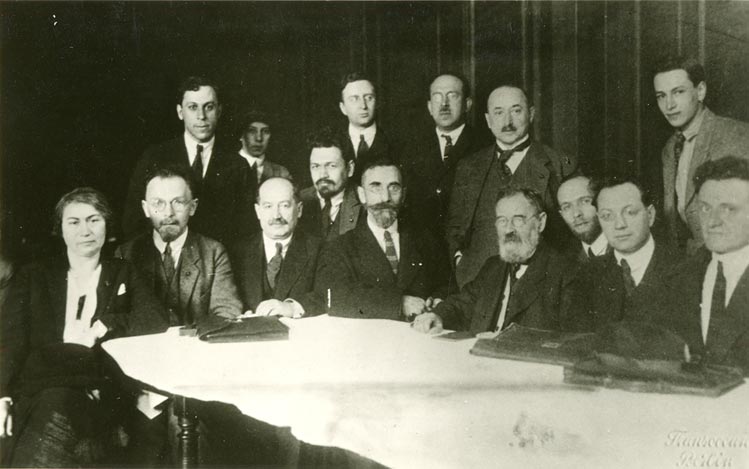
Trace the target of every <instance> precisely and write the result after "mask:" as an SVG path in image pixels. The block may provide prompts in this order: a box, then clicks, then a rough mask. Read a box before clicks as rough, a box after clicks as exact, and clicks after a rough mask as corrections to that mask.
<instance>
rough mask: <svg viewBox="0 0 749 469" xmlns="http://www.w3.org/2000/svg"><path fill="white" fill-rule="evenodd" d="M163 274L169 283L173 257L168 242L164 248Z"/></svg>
mask: <svg viewBox="0 0 749 469" xmlns="http://www.w3.org/2000/svg"><path fill="white" fill-rule="evenodd" d="M163 264H164V274H165V275H166V283H167V284H169V283H171V281H172V277H174V258H173V257H172V247H171V246H170V243H166V247H165V248H164V262H163Z"/></svg>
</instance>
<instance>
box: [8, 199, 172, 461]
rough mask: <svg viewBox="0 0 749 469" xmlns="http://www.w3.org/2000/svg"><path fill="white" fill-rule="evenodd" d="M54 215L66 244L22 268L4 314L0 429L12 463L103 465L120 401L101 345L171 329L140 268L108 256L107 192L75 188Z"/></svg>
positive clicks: (109, 214) (112, 369) (109, 221)
mask: <svg viewBox="0 0 749 469" xmlns="http://www.w3.org/2000/svg"><path fill="white" fill-rule="evenodd" d="M55 217H56V219H55V231H56V233H59V234H61V235H62V238H63V240H64V241H65V246H66V252H65V253H64V254H63V255H61V256H60V257H57V258H52V259H48V260H46V261H43V262H36V263H32V264H29V265H27V266H25V267H23V268H21V269H20V270H19V271H18V273H17V274H16V276H15V278H14V279H13V281H12V283H11V286H10V288H9V291H8V292H7V297H6V298H5V303H4V305H3V309H2V316H1V317H0V324H1V328H0V340H1V342H0V436H2V437H3V439H4V440H5V441H4V442H3V443H4V444H3V446H5V448H4V451H3V453H4V454H3V460H4V463H5V464H9V465H10V466H13V467H21V466H36V467H81V466H92V465H98V464H101V463H105V462H106V449H107V441H108V436H109V435H112V434H113V433H114V431H113V429H114V428H115V426H116V425H117V423H118V419H119V418H120V409H121V408H122V405H123V404H124V403H123V400H122V399H117V398H115V396H116V395H118V386H117V384H116V381H117V380H116V379H113V376H115V375H116V366H111V365H112V363H111V359H108V356H107V355H106V353H105V352H103V350H102V349H101V346H100V344H101V342H103V341H105V340H109V339H113V338H118V337H124V336H130V335H138V334H146V333H155V332H161V331H164V330H166V328H167V322H166V319H165V316H164V313H163V310H162V308H161V307H160V306H159V304H158V303H157V301H156V299H155V298H154V297H153V294H152V292H150V291H149V289H148V288H147V286H146V285H144V284H143V282H142V281H141V280H140V279H139V277H138V276H137V275H136V272H135V269H134V268H133V267H132V266H131V265H130V264H129V263H128V262H127V261H124V260H121V259H114V258H106V257H103V256H102V247H103V246H104V244H105V242H106V240H107V232H108V231H109V230H108V228H109V227H110V226H112V211H111V209H110V207H109V204H108V203H107V201H106V199H105V198H104V196H103V195H102V194H101V193H99V192H98V191H96V190H94V189H91V188H79V189H75V190H73V191H72V192H70V193H68V194H66V195H64V196H63V197H62V198H61V199H60V201H59V202H58V204H57V206H56V207H55ZM118 402H119V403H120V404H116V403H118Z"/></svg>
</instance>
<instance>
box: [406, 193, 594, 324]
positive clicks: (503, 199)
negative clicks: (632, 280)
mask: <svg viewBox="0 0 749 469" xmlns="http://www.w3.org/2000/svg"><path fill="white" fill-rule="evenodd" d="M494 212H495V223H494V224H495V228H496V230H497V237H498V239H499V255H498V256H494V257H491V258H489V259H488V260H487V261H486V263H484V266H483V267H482V268H481V271H480V272H479V274H478V276H477V277H476V278H475V279H474V280H473V281H471V282H469V283H468V284H466V285H465V287H463V289H462V290H461V292H460V293H458V294H455V295H451V296H448V297H447V298H446V299H445V300H444V301H443V302H441V303H439V304H438V305H437V306H436V308H434V311H432V312H426V313H424V314H422V315H420V316H418V317H417V318H416V319H415V320H414V328H415V329H417V330H419V331H421V332H430V333H438V332H441V331H442V330H443V328H444V329H451V330H456V331H470V332H471V333H473V334H479V333H489V334H490V335H491V334H495V333H498V332H500V331H501V330H503V329H506V328H507V327H508V326H509V325H510V324H512V323H517V324H520V325H522V326H527V327H533V328H538V329H547V330H583V329H586V327H585V326H584V323H583V322H582V321H580V319H581V318H582V315H581V314H580V312H578V306H577V304H578V303H579V302H577V301H575V298H576V297H577V296H576V289H577V285H578V283H577V282H576V277H577V269H578V267H577V266H576V265H575V264H574V263H573V262H572V261H571V260H570V259H568V258H567V257H565V256H563V255H562V254H560V253H558V252H556V251H555V250H554V249H552V248H551V247H550V246H548V245H547V244H546V243H544V241H543V239H542V232H543V231H544V228H545V227H546V213H545V212H544V211H543V201H542V198H541V196H540V195H539V194H538V193H537V192H535V191H533V190H531V189H525V188H517V187H508V188H506V189H503V190H502V191H500V193H499V197H498V199H497V203H496V204H495V207H494Z"/></svg>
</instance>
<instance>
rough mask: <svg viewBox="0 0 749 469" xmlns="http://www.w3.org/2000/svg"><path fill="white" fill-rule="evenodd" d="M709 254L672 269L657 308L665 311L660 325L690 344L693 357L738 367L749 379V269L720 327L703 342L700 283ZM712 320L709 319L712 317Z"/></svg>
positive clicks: (700, 254) (699, 254) (701, 253)
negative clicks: (698, 356) (697, 356)
mask: <svg viewBox="0 0 749 469" xmlns="http://www.w3.org/2000/svg"><path fill="white" fill-rule="evenodd" d="M710 260H711V253H710V252H709V251H708V250H707V249H705V248H704V247H702V248H700V249H699V250H698V251H697V252H696V253H695V254H694V255H692V256H690V257H689V258H687V259H686V260H685V261H684V262H683V263H682V264H681V265H680V266H679V268H678V269H673V270H672V271H671V273H670V275H669V277H668V279H666V280H665V281H664V283H665V284H666V285H667V286H668V287H667V288H666V289H665V290H664V291H663V293H662V295H661V300H660V302H659V303H658V307H659V308H661V309H662V310H663V311H665V312H666V314H664V315H663V316H662V318H661V325H663V326H666V327H668V328H670V329H671V330H673V331H675V332H677V333H678V334H679V335H681V336H682V338H683V339H684V340H685V341H686V342H687V344H689V349H690V351H691V353H692V355H701V356H702V357H703V359H705V360H707V361H708V362H710V363H720V364H725V365H731V366H738V367H740V368H742V369H743V371H744V375H745V376H749V269H747V270H746V271H744V273H743V274H742V276H741V278H740V279H739V282H738V283H737V284H736V289H735V290H734V292H733V295H732V296H731V299H730V301H729V303H728V306H727V307H726V311H725V316H724V318H723V321H722V322H723V325H722V327H721V328H720V329H719V330H718V333H717V334H713V331H710V333H709V334H708V336H707V343H705V342H704V341H703V339H702V329H701V326H700V324H701V322H702V319H701V314H702V311H701V307H700V304H701V303H702V283H703V281H704V278H705V273H706V271H707V266H708V264H709V263H710ZM711 321H712V318H711Z"/></svg>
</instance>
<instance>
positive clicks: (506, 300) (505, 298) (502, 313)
mask: <svg viewBox="0 0 749 469" xmlns="http://www.w3.org/2000/svg"><path fill="white" fill-rule="evenodd" d="M526 270H528V264H520V267H519V268H518V271H517V272H516V273H515V281H516V282H517V281H518V280H520V277H522V276H523V275H525V271H526ZM510 283H511V282H510V279H509V278H508V279H507V281H506V282H505V291H504V293H503V294H502V307H501V308H500V310H499V318H497V325H496V328H495V331H496V332H499V331H500V330H501V329H502V325H503V324H504V323H505V318H506V317H507V306H508V305H509V304H510Z"/></svg>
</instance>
